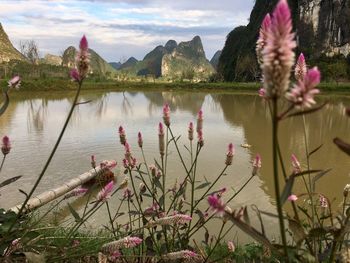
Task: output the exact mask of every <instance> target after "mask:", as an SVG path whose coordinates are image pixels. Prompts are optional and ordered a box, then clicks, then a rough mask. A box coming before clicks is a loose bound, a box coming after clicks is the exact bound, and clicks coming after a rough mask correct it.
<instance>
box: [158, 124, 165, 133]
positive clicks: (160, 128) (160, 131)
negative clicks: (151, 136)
mask: <svg viewBox="0 0 350 263" xmlns="http://www.w3.org/2000/svg"><path fill="white" fill-rule="evenodd" d="M158 134H159V135H164V127H163V123H161V122H160V123H159V126H158Z"/></svg>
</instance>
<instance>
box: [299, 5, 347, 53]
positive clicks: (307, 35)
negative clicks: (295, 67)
mask: <svg viewBox="0 0 350 263" xmlns="http://www.w3.org/2000/svg"><path fill="white" fill-rule="evenodd" d="M297 33H298V39H299V44H300V47H301V49H303V48H304V49H311V51H313V52H315V54H314V55H316V56H319V55H321V54H325V55H327V56H329V57H332V56H334V55H339V54H341V55H344V56H348V55H349V53H350V1H348V0H298V20H297Z"/></svg>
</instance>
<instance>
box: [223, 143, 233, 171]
mask: <svg viewBox="0 0 350 263" xmlns="http://www.w3.org/2000/svg"><path fill="white" fill-rule="evenodd" d="M234 154H235V148H234V147H233V144H232V143H230V144H229V145H228V151H227V154H226V161H225V164H226V165H227V166H228V165H231V164H232V159H233V155H234Z"/></svg>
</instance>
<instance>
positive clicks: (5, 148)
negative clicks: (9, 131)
mask: <svg viewBox="0 0 350 263" xmlns="http://www.w3.org/2000/svg"><path fill="white" fill-rule="evenodd" d="M10 150H11V142H10V138H9V137H8V136H6V135H5V136H4V137H2V146H1V151H2V154H3V155H7V154H9V153H10Z"/></svg>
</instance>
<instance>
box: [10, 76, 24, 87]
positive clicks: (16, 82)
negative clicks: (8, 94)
mask: <svg viewBox="0 0 350 263" xmlns="http://www.w3.org/2000/svg"><path fill="white" fill-rule="evenodd" d="M20 85H21V78H20V77H19V76H18V75H17V76H14V77H13V78H12V79H10V80H9V81H8V87H9V88H14V89H19V86H20Z"/></svg>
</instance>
